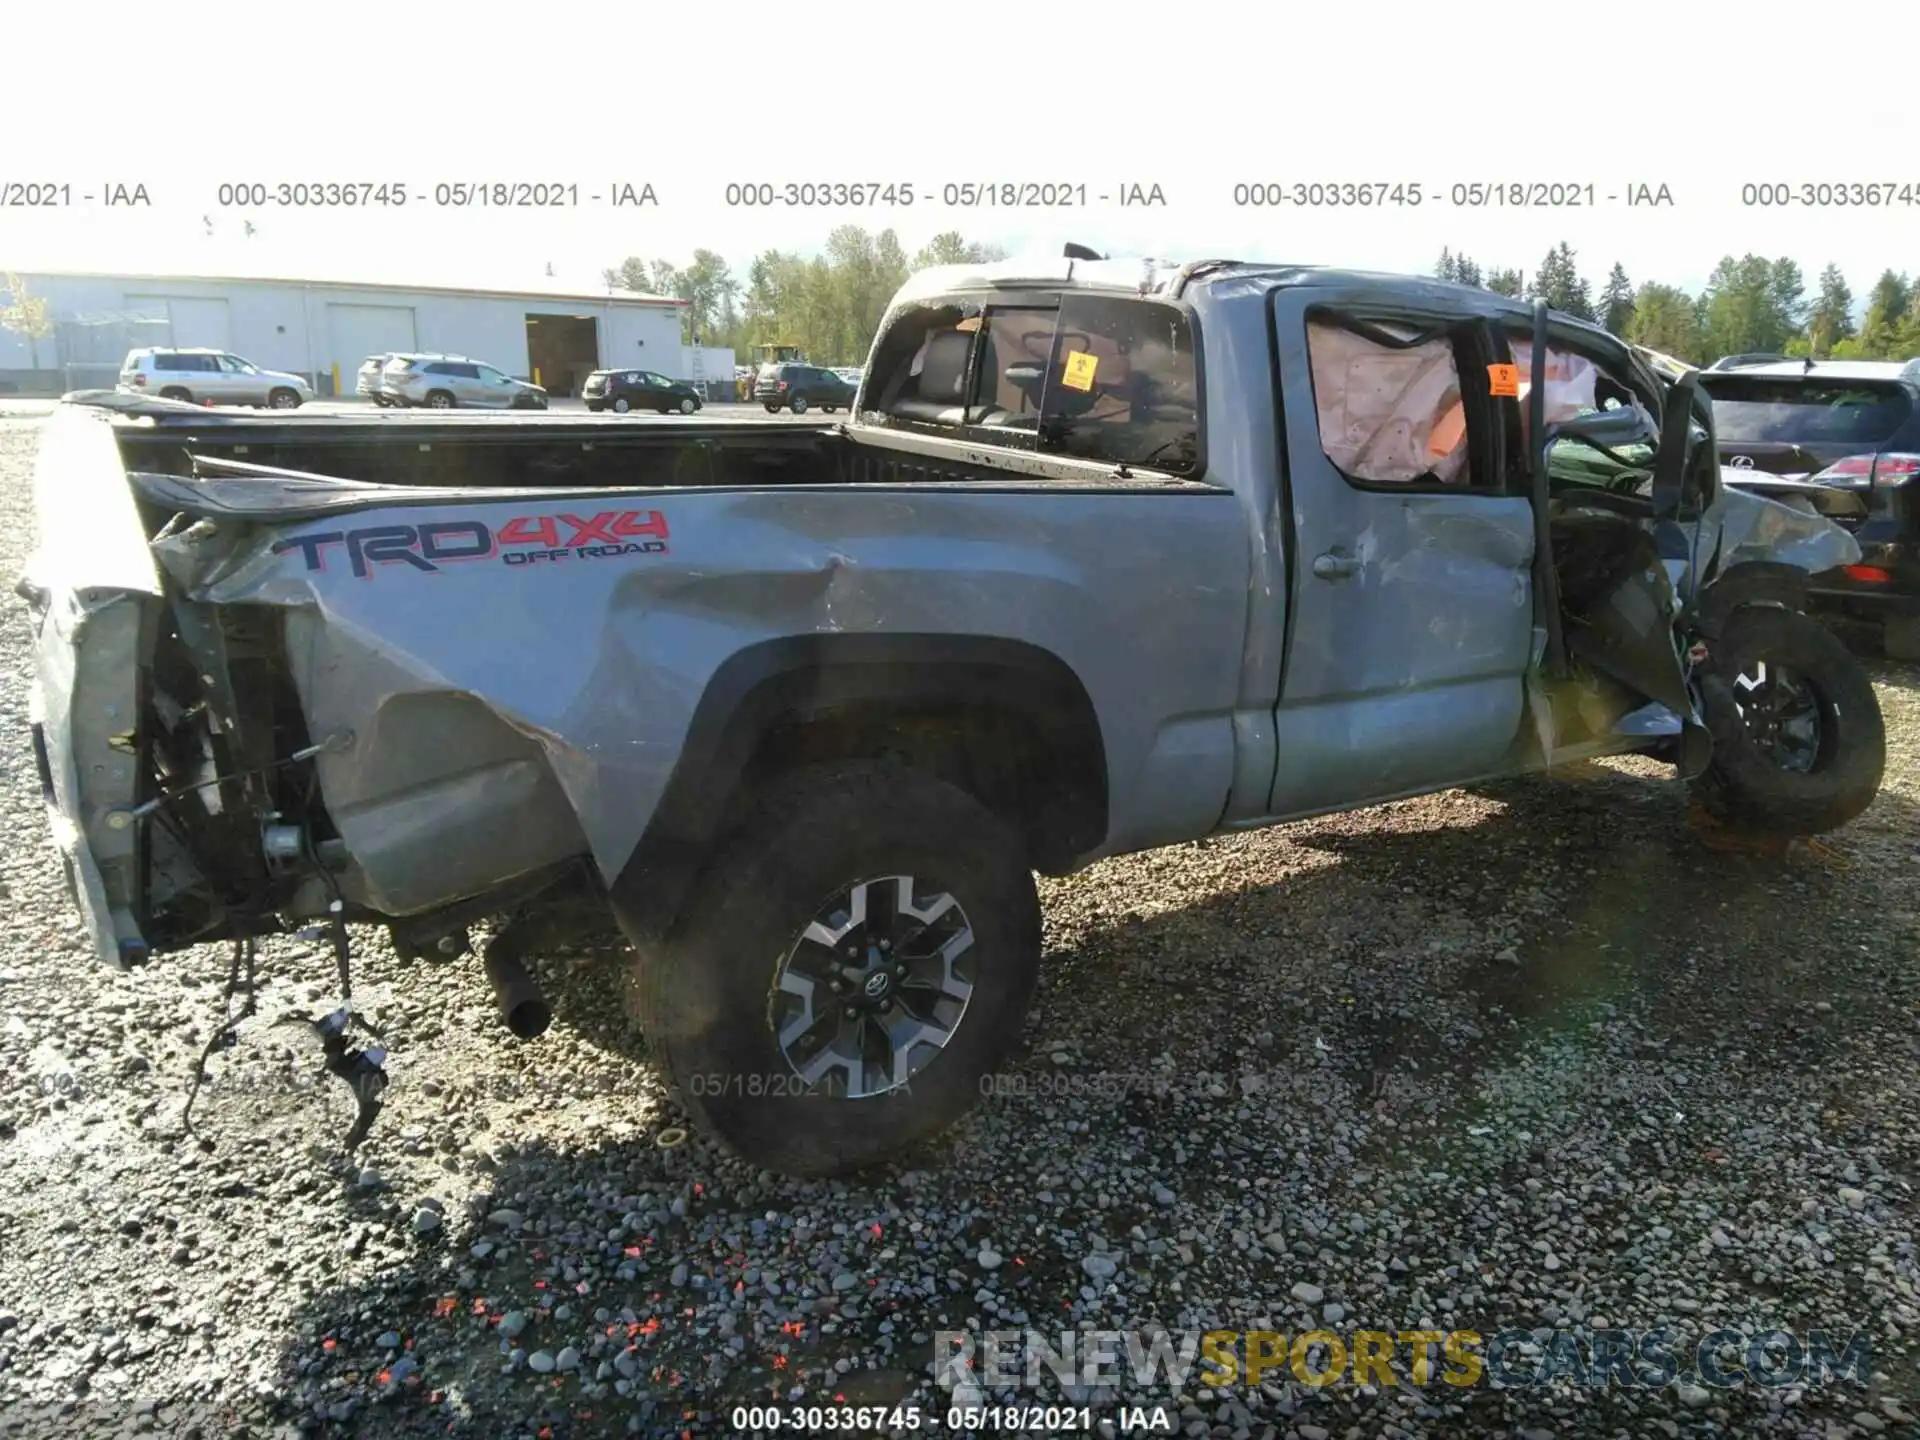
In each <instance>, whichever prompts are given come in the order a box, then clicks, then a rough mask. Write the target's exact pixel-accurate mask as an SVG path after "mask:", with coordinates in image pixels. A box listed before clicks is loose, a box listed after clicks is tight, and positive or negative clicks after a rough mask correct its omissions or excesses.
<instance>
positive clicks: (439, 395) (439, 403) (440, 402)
mask: <svg viewBox="0 0 1920 1440" xmlns="http://www.w3.org/2000/svg"><path fill="white" fill-rule="evenodd" d="M427 408H428V409H429V410H451V409H453V396H451V395H449V394H448V393H447V392H446V391H445V390H434V391H431V392H430V393H429V394H428V395H427Z"/></svg>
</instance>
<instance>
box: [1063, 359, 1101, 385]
mask: <svg viewBox="0 0 1920 1440" xmlns="http://www.w3.org/2000/svg"><path fill="white" fill-rule="evenodd" d="M1099 368H1100V357H1099V356H1097V355H1089V354H1087V352H1086V351H1084V350H1075V351H1073V352H1071V353H1070V354H1069V355H1068V356H1067V368H1066V370H1065V371H1064V372H1063V373H1062V374H1061V376H1060V383H1061V384H1062V385H1065V386H1066V387H1067V388H1068V389H1069V390H1091V389H1093V372H1094V371H1096V370H1098V369H1099Z"/></svg>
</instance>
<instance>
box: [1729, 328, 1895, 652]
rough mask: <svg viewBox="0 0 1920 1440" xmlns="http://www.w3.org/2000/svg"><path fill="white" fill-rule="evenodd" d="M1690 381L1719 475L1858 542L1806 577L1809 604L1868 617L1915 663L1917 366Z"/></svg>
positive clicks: (1820, 368)
mask: <svg viewBox="0 0 1920 1440" xmlns="http://www.w3.org/2000/svg"><path fill="white" fill-rule="evenodd" d="M1700 385H1701V388H1702V389H1704V390H1705V391H1706V392H1707V395H1708V397H1709V398H1710V399H1711V400H1712V401H1713V428H1714V431H1715V434H1716V437H1717V439H1718V441H1719V447H1720V463H1721V465H1722V466H1724V467H1726V470H1725V473H1726V475H1727V478H1728V479H1729V480H1732V481H1735V482H1736V483H1739V484H1741V485H1742V486H1744V487H1745V488H1748V489H1752V490H1755V491H1758V492H1759V493H1761V494H1764V495H1768V496H1769V497H1771V498H1773V499H1777V500H1784V501H1786V502H1787V503H1789V504H1793V503H1798V504H1800V505H1801V506H1802V507H1803V508H1804V507H1807V506H1811V507H1812V508H1813V509H1815V510H1817V511H1819V512H1820V513H1821V514H1824V515H1826V516H1828V517H1829V518H1831V519H1833V520H1836V521H1838V522H1839V523H1840V524H1842V525H1844V526H1846V528H1847V529H1848V530H1850V531H1852V532H1853V536H1854V538H1855V539H1856V540H1858V541H1859V542H1860V562H1859V563H1858V564H1856V565H1845V566H1842V567H1841V568H1839V569H1837V570H1829V571H1826V572H1825V573H1824V574H1820V575H1815V576H1813V577H1812V578H1811V580H1810V581H1809V583H1808V587H1807V589H1808V595H1807V598H1808V601H1809V603H1810V604H1811V605H1813V606H1817V607H1819V608H1821V609H1824V610H1827V611H1828V612H1830V613H1837V614H1840V615H1844V616H1847V617H1849V618H1852V619H1858V620H1871V621H1875V622H1878V623H1879V624H1880V625H1881V627H1882V629H1881V634H1882V637H1883V640H1884V643H1885V647H1886V652H1887V654H1889V655H1891V656H1894V657H1896V658H1898V659H1903V660H1920V365H1913V364H1909V365H1904V366H1903V365H1902V364H1901V363H1900V362H1899V361H1875V360H1788V361H1783V362H1781V363H1778V364H1772V365H1751V366H1742V367H1741V368H1739V369H1737V370H1708V371H1703V372H1702V373H1701V376H1700Z"/></svg>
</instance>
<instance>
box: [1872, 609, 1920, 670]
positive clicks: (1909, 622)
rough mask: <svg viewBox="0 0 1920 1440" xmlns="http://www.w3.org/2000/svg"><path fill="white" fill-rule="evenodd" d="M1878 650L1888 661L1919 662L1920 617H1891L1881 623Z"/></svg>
mask: <svg viewBox="0 0 1920 1440" xmlns="http://www.w3.org/2000/svg"><path fill="white" fill-rule="evenodd" d="M1880 648H1881V649H1882V650H1884V651H1886V654H1887V658H1888V659H1889V660H1920V615H1893V616H1889V617H1888V618H1887V619H1886V620H1885V621H1883V622H1881V626H1880Z"/></svg>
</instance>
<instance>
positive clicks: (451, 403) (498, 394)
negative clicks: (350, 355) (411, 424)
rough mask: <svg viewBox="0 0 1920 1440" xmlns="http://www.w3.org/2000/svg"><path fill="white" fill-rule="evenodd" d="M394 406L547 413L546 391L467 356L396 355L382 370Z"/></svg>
mask: <svg viewBox="0 0 1920 1440" xmlns="http://www.w3.org/2000/svg"><path fill="white" fill-rule="evenodd" d="M380 386H381V390H382V391H383V392H384V393H385V394H386V395H387V396H388V397H389V398H390V399H391V400H392V401H393V402H394V404H396V405H405V406H424V407H425V408H427V409H429V410H456V409H458V410H544V409H546V408H547V392H546V391H545V390H543V389H542V388H541V387H540V386H538V385H532V384H529V383H528V382H527V381H525V380H516V379H514V378H513V376H511V375H509V374H507V373H506V372H505V371H503V370H496V369H495V368H494V367H493V366H491V365H487V364H483V363H481V362H480V361H478V360H469V359H467V357H466V356H464V355H409V356H398V357H396V358H395V359H393V360H390V361H389V362H388V363H387V366H386V368H385V369H384V370H382V371H381V372H380Z"/></svg>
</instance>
